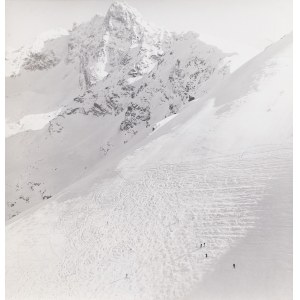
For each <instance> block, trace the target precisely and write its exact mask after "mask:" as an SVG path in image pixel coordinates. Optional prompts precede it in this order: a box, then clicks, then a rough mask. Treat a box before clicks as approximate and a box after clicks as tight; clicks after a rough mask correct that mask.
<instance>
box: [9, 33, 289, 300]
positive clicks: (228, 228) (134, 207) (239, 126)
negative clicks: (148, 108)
mask: <svg viewBox="0 0 300 300" xmlns="http://www.w3.org/2000/svg"><path fill="white" fill-rule="evenodd" d="M291 52H292V47H291V37H290V36H289V37H286V38H285V39H283V40H281V41H280V42H278V43H277V44H275V45H273V46H272V47H271V48H269V49H267V50H266V51H265V52H263V53H262V54H261V55H259V56H258V57H256V58H254V59H253V60H252V61H250V62H249V63H248V64H247V65H245V66H244V67H242V68H241V69H239V70H237V72H236V73H234V74H233V75H232V76H230V78H229V79H228V81H227V82H226V84H225V85H224V86H223V87H221V90H220V91H219V92H218V93H216V95H215V97H214V100H211V101H196V102H191V103H190V105H188V107H186V109H184V110H183V111H182V112H181V113H180V114H179V115H178V116H177V117H176V118H174V119H173V120H171V121H170V122H168V123H167V124H165V125H164V126H163V127H162V128H161V130H159V131H156V132H154V133H153V134H152V135H151V136H149V137H148V138H147V139H146V140H144V141H142V142H141V143H140V145H139V147H138V149H137V150H135V151H133V152H132V153H131V155H129V156H127V157H126V158H125V159H123V160H122V161H121V162H120V163H119V164H118V167H117V168H115V169H114V170H112V172H111V173H110V174H108V175H107V176H106V177H103V178H102V179H101V180H99V181H98V182H97V183H96V185H94V186H93V188H90V189H89V190H87V189H86V183H85V184H84V183H83V181H78V182H77V184H76V190H77V192H76V193H75V192H74V191H73V196H71V193H72V189H74V187H70V188H67V189H66V192H69V193H70V194H69V195H68V194H65V196H64V197H62V198H59V197H56V198H54V200H53V201H51V202H48V203H45V205H42V206H40V207H38V208H37V209H36V210H33V211H30V212H27V213H25V214H20V215H19V216H18V217H16V219H15V220H12V221H11V222H10V223H9V224H8V225H7V227H6V231H7V234H6V247H7V251H6V272H7V275H6V297H7V299H105V300H106V299H172V300H173V299H181V298H183V297H187V295H189V294H190V293H192V291H194V295H196V299H199V298H201V296H202V295H205V293H206V295H208V296H206V298H205V299H218V287H219V286H221V283H222V276H221V279H220V278H218V280H216V281H215V282H217V283H220V282H221V283H220V285H218V284H217V283H215V284H214V281H212V283H210V284H211V285H212V287H213V288H212V289H211V290H210V291H205V290H204V289H203V287H201V282H205V280H207V279H208V276H209V274H214V272H215V270H218V269H220V268H221V269H222V264H223V265H224V261H222V260H223V259H225V258H226V255H229V257H230V259H229V260H228V261H226V262H225V264H228V265H229V266H230V267H228V269H226V270H227V272H224V270H223V273H222V274H224V273H225V275H224V276H223V282H224V277H226V278H229V279H231V282H232V281H234V278H237V277H238V278H239V281H240V285H239V286H241V287H243V285H246V283H247V282H248V280H249V278H252V281H251V287H252V290H255V288H256V287H257V285H258V281H260V285H259V287H260V290H259V293H258V295H256V296H258V297H257V298H252V299H283V298H282V295H285V298H284V299H291V280H282V278H290V276H291V275H290V274H291V268H292V264H291V253H292V244H291V239H289V238H287V239H284V236H286V235H282V234H280V233H279V232H270V224H271V225H272V223H269V221H268V218H267V219H266V218H265V217H266V216H268V214H269V213H270V211H271V212H272V213H274V218H275V219H276V220H280V222H279V221H278V222H279V223H280V224H281V228H285V230H286V232H287V234H288V235H289V234H291V232H292V229H291V222H290V220H291V218H292V214H291V210H290V209H289V207H290V204H291V188H290V187H288V188H287V190H286V191H287V192H286V193H284V194H282V195H281V196H278V197H279V198H278V199H276V203H278V201H279V202H280V203H281V204H280V205H282V207H284V208H286V209H274V205H275V203H273V201H272V199H271V200H270V198H269V196H270V195H274V193H275V190H274V185H275V183H276V186H277V187H280V186H281V185H283V183H284V182H286V181H287V180H289V179H287V178H289V176H290V175H291V161H292V145H291V136H292V101H291V90H292V89H291V82H290V81H291V80H290V79H291V57H292V56H291ZM224 99H225V100H226V101H225V100H224ZM90 180H92V175H91V178H90ZM93 184H95V182H93ZM79 190H82V191H81V192H78V191H79ZM83 191H85V192H83ZM276 205H277V204H276ZM280 205H279V206H280ZM270 206H272V209H270ZM272 216H273V215H272ZM269 217H270V216H269ZM264 221H265V222H266V224H267V226H263V225H261V224H264ZM251 232H252V233H253V232H254V233H255V232H260V233H261V236H264V238H262V239H259V242H260V243H257V241H258V240H257V239H256V240H255V239H254V241H255V243H256V244H255V243H254V246H253V245H252V246H251V247H250V246H248V245H249V234H251ZM270 233H272V234H274V236H275V237H274V236H273V237H272V236H270ZM264 234H265V235H264ZM247 241H248V242H247ZM252 241H253V239H252ZM204 243H205V246H204ZM244 243H245V244H244ZM247 243H248V244H247ZM250 244H251V237H250ZM282 244H284V247H281V245H282ZM243 245H247V247H243ZM239 247H241V249H242V250H243V249H244V250H245V248H246V249H247V250H248V252H247V251H244V252H243V251H242V250H240V252H238V253H237V254H236V256H232V254H231V256H230V253H233V251H234V250H235V249H239ZM265 250H268V254H269V255H265V253H262V251H265ZM243 253H245V257H244V258H243V255H242V254H243ZM256 253H257V256H258V257H260V258H259V259H260V260H259V262H260V263H261V264H263V266H269V268H268V272H266V273H263V274H267V275H266V276H265V277H261V276H258V274H261V273H262V272H261V269H260V268H259V265H260V264H257V265H256V266H257V268H252V267H251V266H249V264H248V263H247V258H249V257H251V258H253V257H255V256H256V255H255V254H256ZM276 253H280V254H282V255H275V254H276ZM206 254H207V257H206ZM236 257H238V260H237V267H238V268H240V267H241V268H244V270H243V271H242V272H240V273H233V269H232V267H231V266H232V263H233V262H235V261H233V260H232V259H233V258H236ZM269 257H273V258H276V259H278V260H280V262H281V264H280V267H278V265H275V266H277V267H278V269H276V271H278V270H280V272H279V273H280V276H275V275H274V274H278V273H277V272H273V271H272V263H271V264H270V262H269V261H268V258H269ZM250 261H251V260H250ZM270 268H271V269H270ZM234 271H238V269H237V270H234ZM237 274H239V275H237ZM213 278H216V277H213ZM241 283H242V284H241ZM234 288H236V289H237V295H235V296H236V298H232V297H230V292H228V291H227V294H226V293H225V294H222V299H243V298H241V297H240V296H241V295H243V291H242V290H239V289H238V287H234ZM201 291H202V294H201ZM254 295H255V294H254ZM266 295H267V296H266ZM213 297H215V298H213ZM259 297H260V298H259Z"/></svg>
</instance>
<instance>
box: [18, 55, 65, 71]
mask: <svg viewBox="0 0 300 300" xmlns="http://www.w3.org/2000/svg"><path fill="white" fill-rule="evenodd" d="M58 63H59V59H58V58H57V57H55V54H54V52H53V51H50V52H48V53H47V52H45V53H43V52H41V53H34V52H31V53H29V55H28V56H27V57H26V58H25V59H24V63H23V68H24V69H25V70H28V71H36V70H40V71H41V70H47V69H50V68H53V67H55V66H56V65H57V64H58Z"/></svg>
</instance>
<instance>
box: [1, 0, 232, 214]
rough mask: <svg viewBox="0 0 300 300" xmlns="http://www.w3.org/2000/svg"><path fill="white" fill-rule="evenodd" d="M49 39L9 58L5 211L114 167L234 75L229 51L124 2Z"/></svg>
mask: <svg viewBox="0 0 300 300" xmlns="http://www.w3.org/2000/svg"><path fill="white" fill-rule="evenodd" d="M48 37H51V38H49V39H46V38H45V37H43V38H42V39H41V40H39V42H37V43H35V45H34V46H33V47H31V48H26V49H25V48H22V49H20V51H19V53H18V52H17V53H14V55H13V56H12V57H13V58H14V59H10V57H9V56H8V58H7V59H8V60H7V63H8V64H11V66H12V67H11V68H10V69H12V70H14V73H13V74H11V76H10V77H8V78H7V80H6V89H7V95H6V119H7V120H6V122H7V126H6V127H7V137H8V138H7V140H6V153H7V155H6V161H7V165H6V174H7V175H6V181H7V187H6V191H7V192H6V199H7V210H6V211H7V218H11V217H12V216H15V215H17V214H19V213H20V212H22V211H24V210H26V209H27V208H29V207H31V206H32V205H34V204H37V203H39V202H41V201H43V200H47V199H49V198H50V197H52V196H54V195H55V194H57V193H59V192H60V191H61V190H62V189H63V188H65V187H66V186H68V185H70V184H73V183H74V182H75V181H76V180H78V179H80V178H82V177H84V176H86V175H87V174H89V173H90V172H92V169H93V168H95V165H96V164H98V165H100V162H102V164H103V165H106V164H107V162H108V164H109V161H111V160H112V158H111V156H113V155H114V154H116V155H118V153H122V152H124V151H125V150H126V149H127V148H130V147H133V145H134V144H136V143H137V142H138V141H139V140H141V139H143V138H145V137H146V136H147V135H148V134H149V133H150V132H152V131H153V130H154V127H155V126H156V125H155V124H156V123H158V122H160V121H162V120H163V119H166V118H168V117H170V116H172V115H175V114H177V113H178V112H179V111H180V110H181V109H182V107H183V106H185V105H186V104H188V103H189V102H190V101H192V100H194V99H198V98H199V97H203V96H204V95H206V94H208V93H209V92H210V91H211V90H212V89H213V88H215V87H216V86H217V85H218V84H219V82H221V81H222V80H223V78H224V77H226V76H227V75H228V74H229V65H230V58H229V57H230V54H226V53H223V52H222V51H221V50H219V49H217V48H216V47H214V46H210V45H206V44H205V43H203V42H201V41H200V40H199V39H198V37H197V34H195V33H192V32H189V33H183V34H176V33H170V32H166V31H162V30H160V29H158V28H155V27H153V26H152V25H149V24H148V23H147V22H145V21H144V20H143V19H142V17H141V16H140V15H139V13H138V12H137V11H136V10H135V9H133V8H131V7H129V6H128V5H126V4H124V3H119V2H115V3H113V4H112V5H111V7H110V8H109V10H108V12H107V14H106V15H105V17H101V16H97V15H96V16H95V17H94V18H93V19H92V20H91V21H90V22H87V23H84V24H80V25H74V28H73V29H72V30H71V31H70V32H67V33H66V32H63V31H59V32H56V33H52V34H51V35H48ZM37 129H38V130H37ZM122 149H123V150H122ZM97 168H99V167H97ZM100 168H101V166H100ZM101 169H103V168H101Z"/></svg>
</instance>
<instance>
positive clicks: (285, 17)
mask: <svg viewBox="0 0 300 300" xmlns="http://www.w3.org/2000/svg"><path fill="white" fill-rule="evenodd" d="M112 2H113V1H111V0H98V1H94V0H30V1H27V0H6V46H7V48H8V47H9V48H16V47H20V46H21V45H23V44H28V43H32V42H33V41H34V39H35V37H36V36H37V35H39V34H41V33H42V32H44V31H47V30H51V29H55V28H58V27H62V28H66V29H69V28H70V27H71V26H72V24H73V22H83V21H87V20H89V19H90V18H91V17H93V16H94V15H95V14H100V15H104V14H105V12H106V11H107V9H108V7H109V5H110V4H111V3H112ZM126 2H127V3H128V4H129V5H131V6H133V7H135V8H136V9H137V10H139V11H140V13H141V14H142V15H143V16H144V18H145V19H146V20H147V21H149V22H150V23H153V24H155V25H157V26H159V27H163V28H166V29H168V30H172V31H177V32H181V31H188V30H193V31H196V32H198V33H199V34H200V38H201V36H202V37H203V38H202V39H203V40H207V41H208V42H210V40H209V37H213V39H215V40H219V41H221V40H222V41H227V44H229V45H230V46H232V48H233V49H234V45H236V44H237V45H239V46H241V47H245V48H249V49H254V50H255V51H256V50H257V51H261V50H262V49H263V48H264V47H266V46H267V45H269V44H270V43H272V42H274V41H276V40H278V39H279V38H280V37H281V36H283V35H284V34H286V33H288V32H290V31H291V30H292V0H127V1H126ZM213 39H212V40H213ZM220 45H222V43H220ZM237 47H238V46H237ZM229 48H230V47H229ZM224 50H226V49H224Z"/></svg>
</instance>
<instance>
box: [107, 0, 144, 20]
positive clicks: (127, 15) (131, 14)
mask: <svg viewBox="0 0 300 300" xmlns="http://www.w3.org/2000/svg"><path fill="white" fill-rule="evenodd" d="M106 18H107V19H111V18H113V19H116V20H119V21H121V22H124V23H129V22H131V21H133V20H136V19H142V17H141V15H140V14H139V12H138V11H137V10H136V9H135V8H133V7H130V6H129V5H128V4H127V3H125V2H119V1H116V2H114V3H112V5H111V6H110V7H109V9H108V11H107V13H106Z"/></svg>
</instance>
